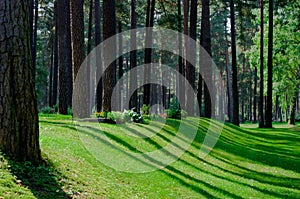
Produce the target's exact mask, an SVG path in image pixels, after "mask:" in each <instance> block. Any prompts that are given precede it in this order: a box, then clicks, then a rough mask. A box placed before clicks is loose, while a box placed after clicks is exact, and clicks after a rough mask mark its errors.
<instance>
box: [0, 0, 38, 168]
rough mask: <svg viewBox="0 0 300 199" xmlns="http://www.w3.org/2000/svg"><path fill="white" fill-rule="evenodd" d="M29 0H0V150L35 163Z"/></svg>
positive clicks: (35, 141) (35, 137)
mask: <svg viewBox="0 0 300 199" xmlns="http://www.w3.org/2000/svg"><path fill="white" fill-rule="evenodd" d="M29 3H30V2H29V0H19V1H11V0H2V1H1V3H0V16H1V17H0V24H1V26H0V35H1V48H0V66H1V70H0V118H1V120H0V150H1V151H2V152H3V153H6V154H10V155H12V157H13V158H14V159H18V160H22V161H23V160H29V161H33V162H34V163H39V162H40V159H41V153H40V146H39V123H38V109H37V97H36V92H35V81H34V71H33V68H32V57H31V46H30V21H29V17H28V16H29V7H30V6H29Z"/></svg>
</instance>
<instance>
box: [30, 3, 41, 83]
mask: <svg viewBox="0 0 300 199" xmlns="http://www.w3.org/2000/svg"><path fill="white" fill-rule="evenodd" d="M38 18H39V1H38V0H35V1H34V29H33V42H32V49H31V51H32V63H33V71H34V72H33V76H34V78H35V76H36V53H37V52H36V49H37V30H38Z"/></svg>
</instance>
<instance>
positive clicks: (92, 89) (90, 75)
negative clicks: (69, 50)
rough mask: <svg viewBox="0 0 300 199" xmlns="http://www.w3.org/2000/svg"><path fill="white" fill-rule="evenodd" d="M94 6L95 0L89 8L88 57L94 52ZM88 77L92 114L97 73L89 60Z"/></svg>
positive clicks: (91, 1)
mask: <svg viewBox="0 0 300 199" xmlns="http://www.w3.org/2000/svg"><path fill="white" fill-rule="evenodd" d="M93 4H94V1H93V0H90V7H89V25H88V42H87V55H89V54H90V52H91V51H92V31H93V30H92V29H93V8H94V6H93ZM87 75H88V77H87V78H88V81H87V82H89V86H90V88H89V91H90V93H89V96H90V97H89V100H90V101H89V103H90V106H89V112H90V113H92V110H93V106H94V104H93V100H94V99H93V97H94V93H95V78H94V77H95V72H94V70H92V68H91V63H90V60H89V59H88V60H87Z"/></svg>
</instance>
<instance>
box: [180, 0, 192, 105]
mask: <svg viewBox="0 0 300 199" xmlns="http://www.w3.org/2000/svg"><path fill="white" fill-rule="evenodd" d="M189 1H190V0H183V32H184V34H185V35H186V36H185V38H184V57H185V58H186V57H188V56H189V54H188V40H187V36H188V35H189ZM187 65H188V61H187V60H186V59H185V60H184V66H183V73H184V75H183V76H184V77H186V75H187V67H188V66H187ZM186 101H187V90H186V86H184V99H183V100H182V103H183V104H182V108H183V109H185V110H186V109H187V107H186Z"/></svg>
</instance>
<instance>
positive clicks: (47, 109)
mask: <svg viewBox="0 0 300 199" xmlns="http://www.w3.org/2000/svg"><path fill="white" fill-rule="evenodd" d="M40 112H42V113H43V114H53V113H55V110H54V108H51V107H50V106H47V107H44V108H42V109H41V110H40Z"/></svg>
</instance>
